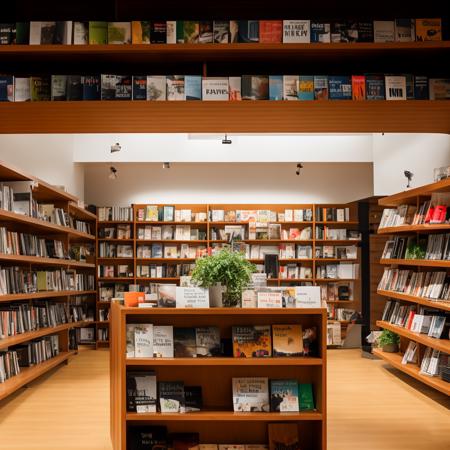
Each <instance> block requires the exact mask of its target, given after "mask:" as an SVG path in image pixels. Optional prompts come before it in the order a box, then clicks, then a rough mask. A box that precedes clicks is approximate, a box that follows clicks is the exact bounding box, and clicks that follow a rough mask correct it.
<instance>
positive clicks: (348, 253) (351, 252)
mask: <svg viewBox="0 0 450 450" xmlns="http://www.w3.org/2000/svg"><path fill="white" fill-rule="evenodd" d="M315 257H316V258H319V259H327V258H337V259H357V257H358V247H357V246H356V245H316V246H315Z"/></svg>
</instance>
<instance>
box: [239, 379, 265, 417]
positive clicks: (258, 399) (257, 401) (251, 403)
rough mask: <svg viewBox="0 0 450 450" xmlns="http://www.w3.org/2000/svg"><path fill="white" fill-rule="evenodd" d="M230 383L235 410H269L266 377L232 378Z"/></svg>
mask: <svg viewBox="0 0 450 450" xmlns="http://www.w3.org/2000/svg"><path fill="white" fill-rule="evenodd" d="M232 384H233V410H234V411H235V412H268V411H270V404H269V380H268V378H264V377H253V378H250V377H248V378H233V383H232Z"/></svg>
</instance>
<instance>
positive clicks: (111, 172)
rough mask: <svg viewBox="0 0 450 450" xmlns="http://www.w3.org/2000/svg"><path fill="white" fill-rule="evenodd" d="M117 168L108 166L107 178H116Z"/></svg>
mask: <svg viewBox="0 0 450 450" xmlns="http://www.w3.org/2000/svg"><path fill="white" fill-rule="evenodd" d="M117 176H118V175H117V169H116V168H115V167H114V166H111V167H110V168H109V175H108V178H109V179H110V180H115V179H116V178H117Z"/></svg>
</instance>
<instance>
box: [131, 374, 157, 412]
mask: <svg viewBox="0 0 450 450" xmlns="http://www.w3.org/2000/svg"><path fill="white" fill-rule="evenodd" d="M126 383H127V411H129V412H136V413H152V412H156V400H157V391H156V374H155V372H153V371H151V372H134V371H128V372H127V381H126Z"/></svg>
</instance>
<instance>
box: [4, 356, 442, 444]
mask: <svg viewBox="0 0 450 450" xmlns="http://www.w3.org/2000/svg"><path fill="white" fill-rule="evenodd" d="M108 358H109V354H108V352H107V351H102V350H98V351H97V352H95V351H93V350H83V351H81V352H80V354H79V355H77V356H76V357H74V358H73V359H72V360H71V361H70V363H69V365H67V366H62V367H60V368H58V369H56V370H55V371H53V372H52V373H51V374H48V375H46V376H44V377H42V378H41V379H39V380H37V381H35V382H33V383H32V384H31V385H30V386H29V387H28V388H27V389H22V390H21V391H20V392H18V393H17V394H15V395H14V396H13V397H11V398H10V399H8V400H6V401H3V402H0V449H2V450H3V449H5V450H6V449H7V450H25V449H26V450H37V449H39V450H41V449H42V450H44V449H45V450H65V449H69V450H71V449H78V450H111V446H110V443H109V421H108V408H109V391H108V383H109V377H108V363H109V360H108ZM328 361H329V363H328V380H329V382H328V399H329V400H328V442H329V446H328V448H329V450H353V449H354V450H356V449H358V450H403V449H404V450H406V449H408V450H430V449H431V450H449V449H450V412H449V409H448V408H449V406H450V403H449V401H448V399H447V398H446V397H445V396H444V395H441V394H438V393H436V392H435V391H434V390H432V389H431V388H430V389H428V388H426V387H424V386H423V385H422V384H421V383H419V382H416V381H414V380H412V379H411V378H409V377H407V376H402V375H401V374H400V373H399V372H398V371H395V370H394V369H392V370H391V369H390V370H386V367H387V366H386V365H385V364H384V363H383V362H381V361H372V360H368V359H364V358H361V356H360V352H359V351H356V350H334V351H333V350H332V351H329V354H328Z"/></svg>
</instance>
